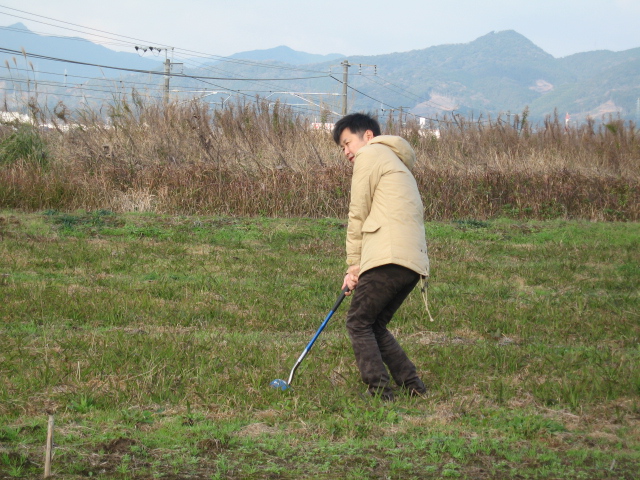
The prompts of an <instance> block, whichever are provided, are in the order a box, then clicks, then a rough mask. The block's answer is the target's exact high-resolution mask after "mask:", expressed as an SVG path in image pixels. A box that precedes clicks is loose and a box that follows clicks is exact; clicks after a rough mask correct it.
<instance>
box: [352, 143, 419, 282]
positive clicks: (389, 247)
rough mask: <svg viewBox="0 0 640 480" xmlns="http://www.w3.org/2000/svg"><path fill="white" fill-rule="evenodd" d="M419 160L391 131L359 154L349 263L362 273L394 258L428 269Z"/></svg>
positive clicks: (355, 166) (414, 267)
mask: <svg viewBox="0 0 640 480" xmlns="http://www.w3.org/2000/svg"><path fill="white" fill-rule="evenodd" d="M415 161H416V155H415V153H414V151H413V149H412V148H411V145H409V142H407V141H406V140H404V139H403V138H401V137H396V136H391V135H380V136H377V137H374V138H373V139H371V140H370V141H369V143H368V144H367V145H365V146H364V147H362V148H361V149H360V150H358V152H357V153H356V155H355V158H354V162H353V177H352V179H351V202H350V204H349V225H348V228H347V264H348V265H360V274H362V273H364V272H365V271H366V270H369V269H371V268H374V267H379V266H381V265H386V264H390V263H393V264H396V265H401V266H403V267H406V268H409V269H411V270H413V271H414V272H417V273H419V274H420V275H424V276H427V275H429V257H428V256H427V242H426V239H425V231H424V207H423V205H422V200H421V198H420V193H419V192H418V186H417V184H416V180H415V178H414V177H413V174H412V173H411V169H412V168H413V165H414V163H415Z"/></svg>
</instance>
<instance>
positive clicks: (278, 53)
mask: <svg viewBox="0 0 640 480" xmlns="http://www.w3.org/2000/svg"><path fill="white" fill-rule="evenodd" d="M227 58H230V59H237V60H252V61H256V62H281V63H287V64H289V65H307V64H311V63H321V62H327V61H335V60H337V59H338V58H344V55H341V54H339V53H329V54H327V55H318V54H314V53H306V52H300V51H297V50H293V49H291V48H289V47H287V46H284V45H281V46H279V47H275V48H268V49H266V50H251V51H248V52H240V53H235V54H233V55H231V56H230V57H227Z"/></svg>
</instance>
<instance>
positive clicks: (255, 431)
mask: <svg viewBox="0 0 640 480" xmlns="http://www.w3.org/2000/svg"><path fill="white" fill-rule="evenodd" d="M277 433H278V429H277V428H275V427H271V426H269V425H267V424H266V423H252V424H250V425H247V426H246V427H244V428H242V429H241V430H240V431H239V432H238V436H240V437H259V436H260V435H274V434H277Z"/></svg>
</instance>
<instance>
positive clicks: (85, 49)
mask: <svg viewBox="0 0 640 480" xmlns="http://www.w3.org/2000/svg"><path fill="white" fill-rule="evenodd" d="M0 45H1V46H2V47H3V48H6V49H11V50H17V51H22V50H23V49H24V50H25V51H26V52H27V53H35V54H38V55H42V56H47V57H53V58H63V59H65V60H73V61H76V62H84V63H92V64H99V65H106V66H116V67H121V68H131V69H139V70H162V61H163V60H164V58H158V59H155V58H154V59H153V60H152V59H150V58H144V57H141V56H140V55H138V54H137V53H133V52H132V53H126V52H116V51H114V50H111V49H109V48H107V47H103V46H102V45H97V44H95V43H92V42H90V41H88V40H85V39H83V38H79V37H55V36H45V35H38V34H35V33H33V32H31V31H30V30H29V29H28V28H27V27H25V26H24V25H23V24H22V23H16V24H13V25H10V26H8V27H4V28H2V29H0ZM5 62H7V63H8V64H9V66H10V67H11V69H16V70H17V71H18V72H19V71H20V70H19V69H25V68H26V69H28V70H32V68H31V66H33V71H32V72H30V74H32V75H35V79H36V80H55V81H61V77H64V76H65V73H66V78H64V79H63V80H65V81H66V82H67V83H69V84H77V83H82V82H85V81H86V80H87V79H88V78H95V77H100V78H103V77H106V78H117V77H120V76H122V72H120V71H118V70H112V69H107V68H98V67H94V66H88V65H80V64H68V63H65V62H59V61H54V60H41V59H37V60H35V59H28V61H25V58H24V57H23V56H22V55H20V54H18V55H15V54H10V53H4V52H0V64H1V65H2V66H3V69H4V71H3V73H5V72H6V63H5ZM3 76H5V75H3ZM81 77H86V78H81Z"/></svg>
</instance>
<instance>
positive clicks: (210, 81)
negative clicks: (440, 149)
mask: <svg viewBox="0 0 640 480" xmlns="http://www.w3.org/2000/svg"><path fill="white" fill-rule="evenodd" d="M0 45H2V46H3V47H4V48H10V49H13V50H20V48H21V47H24V48H25V49H26V50H27V52H30V53H31V52H33V53H37V54H40V55H47V56H51V57H57V58H64V59H70V60H76V61H80V62H85V63H95V64H100V65H109V66H118V67H125V68H132V69H138V70H143V71H153V72H162V68H163V66H162V60H163V56H162V55H160V56H159V57H158V58H156V59H151V58H147V57H141V56H140V55H138V54H136V53H123V52H115V51H112V50H109V49H108V48H106V47H103V46H100V45H95V44H93V43H91V42H89V41H86V40H83V39H79V38H66V37H62V38H61V37H50V36H41V35H37V34H34V33H32V32H29V31H28V30H27V29H26V27H24V25H22V24H15V25H12V26H11V27H3V28H0ZM0 55H3V58H4V59H5V60H8V63H9V66H10V67H11V69H10V70H9V71H7V72H6V74H5V75H4V77H0V89H4V90H5V92H10V91H12V90H11V89H12V88H14V89H15V88H16V84H18V85H20V82H22V85H23V87H22V88H23V93H24V89H26V88H27V87H28V88H33V87H31V84H29V83H27V82H26V81H25V80H24V79H25V72H24V69H25V66H26V65H27V64H28V63H27V61H25V59H24V58H23V57H22V55H19V54H18V55H16V54H13V55H7V54H1V53H0ZM148 55H149V54H148V53H147V56H148ZM13 58H15V61H14V60H13ZM1 59H2V58H0V60H1ZM194 60H195V59H191V60H190V61H189V62H186V63H185V66H184V69H183V70H182V73H184V75H178V76H174V77H172V78H171V80H170V86H171V96H172V99H174V100H187V99H188V98H193V97H194V96H200V97H202V98H203V99H204V101H208V102H212V103H217V104H220V103H222V102H224V101H227V100H228V99H229V98H231V97H233V96H236V95H238V92H242V93H241V94H239V95H245V96H244V97H241V98H245V99H249V101H251V100H253V99H254V98H255V94H256V93H255V92H261V93H260V94H261V95H262V96H268V97H269V101H276V100H279V101H281V102H283V103H295V104H297V105H298V106H300V108H305V109H306V111H308V112H310V113H312V114H313V115H316V114H317V115H318V116H319V115H320V110H321V109H324V110H329V111H332V112H340V111H341V106H342V105H341V104H342V100H343V97H342V96H341V92H342V83H341V81H342V74H343V67H342V66H341V65H339V63H340V61H342V60H348V62H349V64H350V65H351V66H350V67H349V69H348V86H349V87H350V88H349V90H348V92H349V93H348V110H349V111H371V112H376V113H380V114H381V115H386V113H387V111H388V110H390V109H395V110H398V109H399V108H400V107H402V109H403V111H405V112H410V113H412V114H414V115H419V116H423V117H427V118H434V117H436V116H438V117H441V116H442V115H445V114H451V113H452V112H456V113H461V114H464V115H468V116H473V117H474V118H478V117H479V116H483V117H485V118H486V117H487V116H492V117H495V116H497V115H503V116H508V115H510V114H512V113H521V112H523V111H524V109H525V108H527V109H528V111H529V118H530V119H531V120H532V121H540V120H542V119H544V118H545V117H546V116H548V115H553V114H554V112H556V111H557V112H559V114H560V115H562V116H564V113H565V112H569V113H570V114H571V118H572V121H578V122H579V121H582V120H584V119H586V118H587V116H592V117H598V118H600V117H602V116H604V115H609V114H612V115H619V116H620V117H621V118H624V119H629V120H631V119H634V120H640V118H638V117H640V111H639V110H640V107H638V105H639V103H640V101H639V99H640V48H635V49H630V50H626V51H622V52H611V51H606V50H601V51H594V52H584V53H578V54H575V55H570V56H568V57H563V58H555V57H553V56H552V55H550V54H548V53H546V52H545V51H544V50H542V49H541V48H539V47H538V46H536V45H535V44H534V43H533V42H531V41H530V40H528V39H527V38H526V37H524V36H523V35H521V34H519V33H517V32H515V31H513V30H507V31H502V32H491V33H488V34H486V35H483V36H481V37H479V38H477V39H476V40H474V41H472V42H468V43H464V44H448V45H438V46H433V47H429V48H425V49H420V50H413V51H409V52H400V53H392V54H386V55H375V56H349V57H343V56H341V55H339V54H331V55H314V54H309V53H305V52H298V51H295V50H292V49H291V48H289V47H286V46H280V47H276V48H271V49H265V50H253V51H249V52H240V53H237V54H235V55H232V56H231V57H227V58H222V57H216V59H215V60H214V59H213V58H210V59H208V60H205V61H204V62H203V61H202V60H201V59H200V62H201V63H200V65H199V66H197V67H189V65H192V64H193V63H194ZM244 60H250V61H244ZM28 61H30V62H31V63H32V64H33V66H34V70H35V71H36V72H37V73H35V74H34V73H30V78H31V80H33V77H34V76H35V79H36V80H42V79H43V78H48V79H51V80H55V81H56V82H59V83H57V86H55V85H54V83H53V82H50V85H49V86H47V85H45V84H44V83H45V82H41V85H40V87H39V88H40V91H43V90H46V91H47V95H48V96H47V101H48V102H49V103H50V104H53V105H55V104H56V103H57V102H58V101H63V102H64V103H65V104H67V106H69V107H72V108H73V107H74V106H75V104H77V103H78V102H80V101H82V102H85V103H89V104H90V105H92V106H97V107H100V106H101V105H102V104H103V103H104V102H105V101H111V99H112V97H113V92H114V91H117V92H118V93H123V92H124V93H127V94H129V93H130V92H131V89H132V88H133V86H134V85H135V88H136V91H137V92H138V93H139V94H142V95H148V96H150V97H151V98H154V99H161V98H162V95H163V85H164V83H163V82H164V80H163V77H162V75H151V74H136V73H127V72H121V71H118V70H110V69H99V68H96V67H89V66H84V65H76V64H71V63H64V62H57V61H53V60H40V59H29V60H28ZM222 63H224V68H220V65H221V64H222ZM0 66H1V64H0ZM16 67H17V68H16ZM5 68H6V67H5ZM18 68H21V69H22V70H19V69H18ZM65 71H66V72H67V74H68V76H67V78H65V82H66V83H65V84H64V86H62V82H63V80H62V78H63V76H62V74H63V73H64V72H65ZM47 72H49V73H47ZM327 72H331V73H330V74H329V73H327ZM47 75H49V77H47ZM72 75H77V76H78V77H72ZM20 76H22V77H20ZM86 77H91V78H92V79H91V80H89V79H87V78H86ZM194 77H201V78H194ZM202 77H204V78H202ZM105 78H106V79H111V83H108V82H106V83H105V82H104V80H100V79H105ZM113 79H117V80H118V82H115V81H113ZM276 79H279V80H276ZM281 80H282V81H281ZM284 80H286V81H284ZM74 82H75V83H76V84H75V85H73V83H74ZM133 82H135V84H134V83H133ZM24 85H26V86H27V87H24ZM264 92H269V93H268V94H265V93H264ZM277 92H279V93H277ZM286 92H288V93H286ZM302 92H313V93H312V94H304V93H302ZM91 97H93V98H91ZM23 98H24V96H23ZM80 99H82V100H80ZM92 102H93V103H92ZM302 105H304V106H302ZM380 109H383V110H384V112H382V111H381V110H380ZM302 111H304V110H302Z"/></svg>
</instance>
